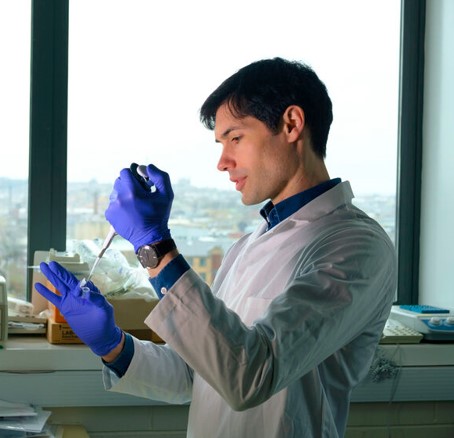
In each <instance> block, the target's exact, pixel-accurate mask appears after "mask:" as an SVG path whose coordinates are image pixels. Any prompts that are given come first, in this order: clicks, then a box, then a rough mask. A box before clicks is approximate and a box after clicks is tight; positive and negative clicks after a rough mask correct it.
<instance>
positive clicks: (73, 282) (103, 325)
mask: <svg viewBox="0 0 454 438" xmlns="http://www.w3.org/2000/svg"><path fill="white" fill-rule="evenodd" d="M40 268H41V272H42V273H43V274H44V275H45V276H46V277H47V279H48V280H49V281H50V282H51V283H52V284H53V285H54V286H55V288H56V289H57V290H58V291H59V292H60V293H61V295H57V294H55V293H54V292H52V291H50V290H49V289H48V288H47V287H46V286H44V285H43V284H41V283H36V284H35V288H36V290H37V291H38V292H39V293H40V294H41V295H42V296H43V297H44V298H46V299H47V300H49V301H50V302H51V303H52V304H54V305H55V307H57V308H58V309H59V310H60V312H61V313H62V315H63V316H64V317H65V319H66V321H67V322H68V324H69V325H70V327H71V328H72V329H73V331H74V333H75V334H76V335H77V336H78V337H79V339H80V340H81V341H82V342H84V343H85V344H86V345H87V346H88V347H90V348H91V350H92V351H93V352H94V353H95V354H97V355H98V356H105V355H106V354H107V353H109V352H110V351H111V350H112V349H114V348H115V347H116V346H117V345H118V344H119V343H120V341H121V338H122V336H123V332H122V331H121V329H120V328H119V327H117V325H116V324H115V318H114V311H113V307H112V305H111V304H110V303H109V302H108V301H107V300H106V299H105V298H104V296H103V295H101V293H100V292H99V290H98V288H97V287H96V286H95V285H94V284H93V283H92V282H91V281H89V282H88V283H87V284H86V285H85V287H84V290H82V289H81V287H80V281H79V280H78V279H77V278H76V277H75V276H74V275H73V274H71V273H70V272H68V271H67V270H66V269H65V268H63V266H61V265H60V264H58V263H57V262H53V261H52V262H50V263H49V264H46V263H44V262H43V263H41V264H40Z"/></svg>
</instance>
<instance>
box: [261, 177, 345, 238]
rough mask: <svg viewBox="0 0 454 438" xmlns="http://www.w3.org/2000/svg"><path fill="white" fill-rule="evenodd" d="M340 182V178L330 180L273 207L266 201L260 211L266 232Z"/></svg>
mask: <svg viewBox="0 0 454 438" xmlns="http://www.w3.org/2000/svg"><path fill="white" fill-rule="evenodd" d="M340 182H341V179H340V178H334V179H330V180H329V181H325V182H322V183H321V184H318V185H317V186H314V187H311V188H310V189H307V190H304V191H302V192H300V193H297V194H296V195H293V196H290V198H287V199H284V200H283V201H281V202H278V203H277V204H276V205H274V204H273V203H272V202H271V201H268V202H267V203H266V204H265V205H264V206H263V208H262V209H261V210H260V214H261V215H262V216H263V218H264V219H265V220H266V222H267V223H268V230H270V229H271V228H273V227H274V226H276V225H277V224H278V223H279V222H281V221H283V220H284V219H287V218H288V217H289V216H290V215H292V214H293V213H295V211H297V210H299V209H300V208H301V207H303V206H304V205H306V204H308V203H309V202H310V201H312V200H313V199H315V198H316V197H317V196H320V195H321V194H322V193H325V192H326V191H328V190H329V189H332V188H333V187H334V186H335V185H337V184H339V183H340Z"/></svg>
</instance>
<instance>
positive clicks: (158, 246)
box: [137, 239, 177, 268]
mask: <svg viewBox="0 0 454 438" xmlns="http://www.w3.org/2000/svg"><path fill="white" fill-rule="evenodd" d="M176 247H177V246H176V245H175V242H174V241H173V239H166V240H161V241H160V242H156V243H150V244H149V245H143V246H141V247H140V248H139V250H138V251H137V258H138V259H139V262H140V263H141V265H142V266H143V267H144V268H156V266H158V265H159V263H160V261H161V259H162V258H163V257H164V256H165V255H166V254H167V253H168V252H170V251H172V250H174V249H175V248H176Z"/></svg>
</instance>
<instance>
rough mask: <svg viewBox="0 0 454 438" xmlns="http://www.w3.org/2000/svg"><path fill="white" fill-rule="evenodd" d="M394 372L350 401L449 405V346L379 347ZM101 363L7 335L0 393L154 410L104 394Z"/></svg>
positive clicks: (452, 354)
mask: <svg viewBox="0 0 454 438" xmlns="http://www.w3.org/2000/svg"><path fill="white" fill-rule="evenodd" d="M380 350H381V351H382V352H383V353H384V356H385V357H386V358H388V359H391V360H392V361H394V362H395V363H396V364H397V365H400V367H399V368H398V373H397V375H396V376H395V377H394V378H390V379H385V380H383V381H381V382H380V383H375V382H372V381H371V380H370V379H369V378H367V379H366V380H365V381H364V382H363V383H361V385H359V386H358V387H357V388H355V390H354V391H353V394H352V402H377V401H391V400H392V401H423V400H454V343H449V344H447V343H445V344H429V343H421V344H407V345H393V344H386V345H380ZM101 368H102V363H101V360H100V359H99V358H98V357H97V356H95V355H94V354H93V353H92V352H91V351H90V350H89V349H88V348H87V347H86V346H85V345H78V344H72V345H71V344H68V345H63V344H61V345H52V344H49V343H48V342H47V340H46V338H45V337H41V336H29V337H26V336H11V337H10V339H8V341H7V342H6V344H5V345H4V348H3V349H0V393H1V394H2V398H5V396H4V395H3V394H8V397H7V399H8V400H9V401H21V402H24V401H27V402H29V403H32V404H36V405H40V406H121V405H157V404H162V403H159V402H155V401H153V400H148V399H143V398H139V397H133V396H129V395H123V394H117V393H112V392H109V391H106V390H105V389H104V387H103V385H102V377H101Z"/></svg>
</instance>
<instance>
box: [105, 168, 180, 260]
mask: <svg viewBox="0 0 454 438" xmlns="http://www.w3.org/2000/svg"><path fill="white" fill-rule="evenodd" d="M134 165H135V163H133V164H132V166H134ZM135 166H137V165H135ZM146 170H147V174H148V177H149V182H150V183H152V184H153V185H154V186H155V187H156V190H155V191H154V192H153V191H151V190H149V189H146V188H144V187H143V185H142V184H140V182H139V181H138V180H137V178H136V177H135V176H134V175H133V174H132V172H131V169H123V170H122V171H121V172H120V176H119V177H118V178H117V179H116V181H115V184H114V188H113V191H112V193H111V195H110V204H109V207H108V208H107V210H106V213H105V215H106V219H107V220H108V221H109V222H110V224H111V225H112V226H113V227H114V228H115V231H116V232H117V233H118V234H119V235H120V236H122V237H124V238H125V239H126V240H128V241H129V242H131V243H132V244H133V245H134V250H135V252H136V253H137V251H138V250H139V248H140V247H141V246H142V245H147V244H150V243H154V242H159V241H161V240H165V239H170V230H169V228H168V221H169V216H170V210H171V208H172V201H173V190H172V185H171V183H170V178H169V175H168V174H167V173H165V172H163V171H162V170H160V169H158V168H157V167H156V166H153V165H152V164H149V165H148V166H147V168H146Z"/></svg>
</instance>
